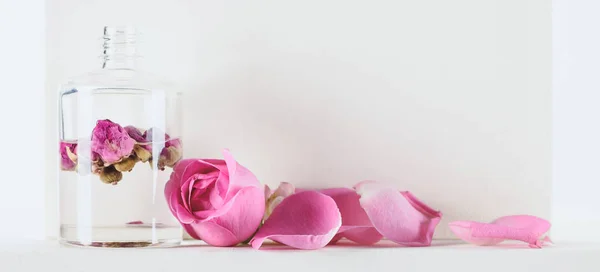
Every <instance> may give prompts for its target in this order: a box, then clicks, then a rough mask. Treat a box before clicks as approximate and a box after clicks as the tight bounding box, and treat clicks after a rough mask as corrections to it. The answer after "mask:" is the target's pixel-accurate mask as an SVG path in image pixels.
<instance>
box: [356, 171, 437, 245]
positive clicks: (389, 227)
mask: <svg viewBox="0 0 600 272" xmlns="http://www.w3.org/2000/svg"><path fill="white" fill-rule="evenodd" d="M355 189H356V192H357V193H358V194H359V195H360V205H361V207H363V209H364V210H365V212H366V213H367V215H368V217H369V219H370V220H371V222H372V223H373V226H374V227H375V229H377V231H378V232H379V233H381V234H382V235H383V236H384V237H386V238H388V239H389V240H391V241H394V242H396V243H398V244H401V245H406V246H429V245H430V244H431V239H432V236H433V232H434V230H435V227H436V226H437V224H438V223H439V221H440V219H441V213H440V212H437V211H434V210H433V209H431V208H429V207H427V206H426V205H425V204H423V203H422V202H421V201H419V200H418V199H417V198H416V197H414V196H413V195H412V194H410V193H409V192H402V193H400V192H398V191H397V190H396V189H393V188H389V187H386V186H384V185H383V184H379V183H377V182H374V181H366V182H361V183H359V184H357V185H356V186H355Z"/></svg>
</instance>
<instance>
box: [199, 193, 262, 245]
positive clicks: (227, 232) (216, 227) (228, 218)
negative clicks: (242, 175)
mask: <svg viewBox="0 0 600 272" xmlns="http://www.w3.org/2000/svg"><path fill="white" fill-rule="evenodd" d="M264 201H265V200H264V194H263V191H262V190H261V189H260V188H257V187H246V188H243V189H242V190H240V191H239V193H238V195H236V197H235V198H234V199H232V201H231V202H232V206H231V207H230V208H229V209H228V211H227V212H226V213H224V214H222V215H220V216H218V217H214V218H212V219H210V220H206V221H196V222H195V223H192V224H190V227H191V229H193V231H194V232H195V234H196V235H197V236H198V237H200V239H202V240H203V241H205V242H206V243H208V244H210V245H213V246H233V245H236V244H239V243H241V242H243V241H245V240H248V238H250V236H252V234H254V232H256V229H258V227H259V225H260V222H261V220H262V215H263V213H264V211H265V206H264Z"/></svg>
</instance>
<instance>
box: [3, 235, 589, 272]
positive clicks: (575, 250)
mask: <svg viewBox="0 0 600 272" xmlns="http://www.w3.org/2000/svg"><path fill="white" fill-rule="evenodd" d="M271 248H272V247H271ZM277 248H281V247H277ZM598 256H600V245H599V244H564V245H560V246H558V245H557V246H553V247H546V248H543V249H528V248H514V249H507V248H486V247H476V246H471V245H456V244H452V243H448V242H439V241H438V242H436V244H435V245H434V246H433V247H429V248H402V247H394V246H388V245H382V246H381V247H379V248H362V247H348V246H345V247H342V246H336V247H327V248H324V249H321V250H316V251H301V250H291V249H288V250H273V249H271V250H260V251H257V250H254V249H252V248H249V247H245V248H215V247H206V246H193V247H192V246H188V247H183V248H173V249H139V250H138V249H80V248H71V247H61V246H59V245H58V244H57V243H56V242H46V243H43V242H40V243H37V244H26V245H25V244H20V245H17V246H11V245H3V246H1V247H0V270H1V271H61V272H71V271H90V272H92V271H98V272H106V271H144V272H155V271H170V272H173V271H262V272H268V271H274V272H281V271H287V272H293V271H311V272H316V271H362V272H364V271H395V272H397V271H486V272H494V271H502V272H507V271H560V272H562V271H577V272H586V271H594V272H597V271H598V270H599V269H600V264H599V263H598Z"/></svg>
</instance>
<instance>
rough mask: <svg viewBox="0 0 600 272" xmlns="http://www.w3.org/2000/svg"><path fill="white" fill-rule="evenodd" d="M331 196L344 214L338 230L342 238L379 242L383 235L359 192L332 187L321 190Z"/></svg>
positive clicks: (362, 241) (362, 242) (370, 242)
mask: <svg viewBox="0 0 600 272" xmlns="http://www.w3.org/2000/svg"><path fill="white" fill-rule="evenodd" d="M320 192H321V193H323V194H325V195H328V196H330V197H331V198H332V199H333V200H334V201H335V203H336V205H337V206H338V208H339V210H340V214H341V215H342V227H341V228H340V230H339V231H338V233H339V236H340V238H341V237H345V238H347V239H348V240H351V241H354V242H356V243H359V244H363V245H370V244H374V243H377V242H379V240H381V239H382V238H383V236H382V235H381V234H380V233H379V232H378V231H377V230H376V229H375V228H374V227H373V224H372V223H371V220H370V219H369V216H367V213H366V212H365V210H364V209H363V208H362V207H361V206H360V202H359V196H358V194H357V193H356V192H355V191H354V190H352V189H349V188H331V189H325V190H321V191H320Z"/></svg>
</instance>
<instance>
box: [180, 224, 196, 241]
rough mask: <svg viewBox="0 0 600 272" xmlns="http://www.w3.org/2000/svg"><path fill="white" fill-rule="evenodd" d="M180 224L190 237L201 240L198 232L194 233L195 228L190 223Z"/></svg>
mask: <svg viewBox="0 0 600 272" xmlns="http://www.w3.org/2000/svg"><path fill="white" fill-rule="evenodd" d="M181 226H183V229H184V230H185V232H187V234H189V235H190V236H191V237H192V238H194V239H196V240H201V239H200V236H198V234H196V230H194V228H193V227H192V226H191V225H189V224H181Z"/></svg>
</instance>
